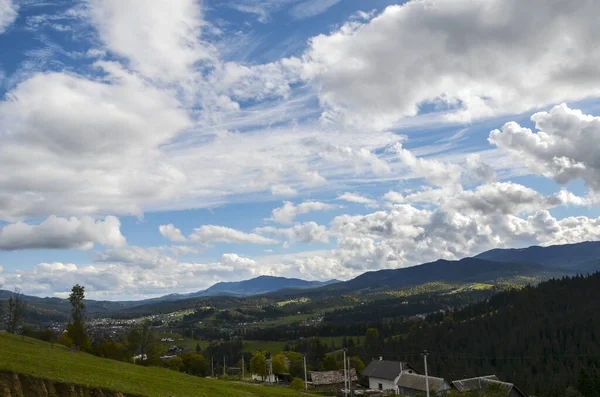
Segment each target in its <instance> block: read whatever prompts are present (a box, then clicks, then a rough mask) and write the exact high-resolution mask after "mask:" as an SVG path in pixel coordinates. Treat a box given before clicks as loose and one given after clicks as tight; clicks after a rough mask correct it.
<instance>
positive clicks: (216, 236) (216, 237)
mask: <svg viewBox="0 0 600 397" xmlns="http://www.w3.org/2000/svg"><path fill="white" fill-rule="evenodd" d="M188 238H189V239H190V240H191V241H194V242H196V243H199V244H210V243H235V244H277V243H278V241H277V240H273V239H270V238H266V237H263V236H261V235H258V234H255V233H244V232H242V231H239V230H236V229H231V228H228V227H224V226H216V225H204V226H201V227H199V228H197V229H194V232H193V233H192V234H190V235H189V237H188Z"/></svg>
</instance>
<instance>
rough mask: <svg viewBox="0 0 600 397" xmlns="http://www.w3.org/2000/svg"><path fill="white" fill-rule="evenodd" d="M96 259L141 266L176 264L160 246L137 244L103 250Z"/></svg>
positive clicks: (154, 266) (169, 265)
mask: <svg viewBox="0 0 600 397" xmlns="http://www.w3.org/2000/svg"><path fill="white" fill-rule="evenodd" d="M97 261H98V262H107V263H115V264H124V265H127V266H139V267H141V268H157V267H160V266H165V267H176V266H177V264H178V262H177V260H176V259H175V258H173V257H171V256H168V255H165V254H164V253H163V250H162V249H160V248H157V247H150V248H144V247H137V246H126V247H120V248H115V249H110V250H107V251H104V252H102V253H101V254H100V255H99V257H98V258H97Z"/></svg>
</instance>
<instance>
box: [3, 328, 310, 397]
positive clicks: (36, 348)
mask: <svg viewBox="0 0 600 397" xmlns="http://www.w3.org/2000/svg"><path fill="white" fill-rule="evenodd" d="M0 371H12V372H15V373H20V374H25V375H29V376H33V377H37V378H43V379H48V380H53V381H59V382H66V383H74V384H79V385H84V386H88V387H92V388H102V389H107V390H113V391H119V392H122V393H127V394H133V395H140V396H145V397H165V396H177V397H185V396H194V397H211V396H219V397H221V396H240V397H242V396H245V397H262V396H265V397H269V396H300V395H302V394H301V393H296V392H294V391H292V390H290V389H284V388H270V387H266V386H257V385H251V384H247V385H246V384H241V383H234V382H227V381H220V380H215V379H204V378H198V377H194V376H189V375H185V374H181V373H178V372H174V371H170V370H167V369H162V368H147V367H141V366H136V365H133V364H128V363H123V362H119V361H114V360H108V359H103V358H99V357H95V356H92V355H89V354H86V353H71V352H68V351H67V350H65V349H63V348H60V347H59V346H57V345H55V346H54V348H52V346H51V345H50V344H47V343H44V342H41V341H38V340H35V339H30V338H22V337H19V336H13V335H8V334H5V333H1V334H0Z"/></svg>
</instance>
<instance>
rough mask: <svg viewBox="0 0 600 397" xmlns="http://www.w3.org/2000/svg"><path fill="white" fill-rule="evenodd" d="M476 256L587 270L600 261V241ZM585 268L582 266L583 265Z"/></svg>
mask: <svg viewBox="0 0 600 397" xmlns="http://www.w3.org/2000/svg"><path fill="white" fill-rule="evenodd" d="M475 258H478V259H485V260H490V261H496V262H528V263H539V264H543V265H546V266H552V267H558V268H562V269H568V270H573V271H583V270H587V266H589V265H590V264H592V265H593V264H594V263H597V262H599V261H600V241H587V242H583V243H578V244H564V245H552V246H549V247H540V246H533V247H529V248H521V249H514V248H513V249H493V250H490V251H486V252H483V253H481V254H479V255H477V256H475ZM582 265H583V266H584V267H583V268H580V267H581V266H582Z"/></svg>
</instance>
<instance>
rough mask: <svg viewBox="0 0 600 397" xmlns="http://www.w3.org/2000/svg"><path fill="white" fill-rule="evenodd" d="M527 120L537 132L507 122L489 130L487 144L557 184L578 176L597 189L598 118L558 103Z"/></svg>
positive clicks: (599, 169)
mask: <svg viewBox="0 0 600 397" xmlns="http://www.w3.org/2000/svg"><path fill="white" fill-rule="evenodd" d="M531 120H532V121H533V122H534V123H535V128H536V129H537V130H538V131H537V132H533V131H532V130H531V129H529V128H525V127H521V126H520V125H519V124H517V123H515V122H509V123H506V124H505V125H504V126H503V127H502V129H500V130H494V131H492V132H491V133H490V137H489V141H490V143H492V144H494V145H496V146H497V147H498V148H499V149H501V150H503V151H506V152H508V153H509V154H511V155H512V157H513V158H514V159H515V161H519V162H523V163H524V164H525V165H526V166H527V167H528V168H529V169H530V170H531V171H533V172H535V173H538V174H541V175H545V176H547V177H549V178H552V179H554V180H555V181H557V182H558V183H561V184H565V183H567V182H569V181H572V180H576V179H581V180H583V181H584V182H585V183H586V184H587V185H588V186H589V187H591V188H592V189H594V190H596V191H598V190H600V162H599V161H598V159H599V158H600V157H599V156H598V145H600V117H594V116H591V115H586V114H584V113H583V112H581V111H580V110H574V109H570V108H569V107H568V106H567V105H565V104H562V105H558V106H555V107H554V108H552V110H551V111H549V112H539V113H536V114H534V115H533V116H532V117H531Z"/></svg>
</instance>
